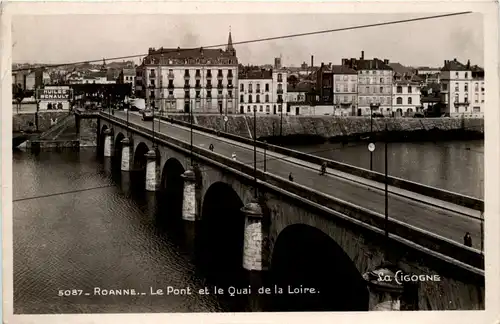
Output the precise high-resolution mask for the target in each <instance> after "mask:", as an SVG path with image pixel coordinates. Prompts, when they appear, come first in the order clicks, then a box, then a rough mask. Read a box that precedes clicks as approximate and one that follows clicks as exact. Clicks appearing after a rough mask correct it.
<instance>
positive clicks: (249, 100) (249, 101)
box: [248, 95, 253, 103]
mask: <svg viewBox="0 0 500 324" xmlns="http://www.w3.org/2000/svg"><path fill="white" fill-rule="evenodd" d="M252 102H253V98H252V95H248V103H252Z"/></svg>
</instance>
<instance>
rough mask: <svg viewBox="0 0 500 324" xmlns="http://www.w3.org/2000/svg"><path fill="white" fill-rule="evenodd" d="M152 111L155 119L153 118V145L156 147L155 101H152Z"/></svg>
mask: <svg viewBox="0 0 500 324" xmlns="http://www.w3.org/2000/svg"><path fill="white" fill-rule="evenodd" d="M151 112H152V113H153V119H152V120H151V123H152V124H153V147H156V142H155V107H154V101H151Z"/></svg>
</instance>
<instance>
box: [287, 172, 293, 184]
mask: <svg viewBox="0 0 500 324" xmlns="http://www.w3.org/2000/svg"><path fill="white" fill-rule="evenodd" d="M288 180H290V181H292V182H293V175H292V173H291V172H290V174H289V175H288Z"/></svg>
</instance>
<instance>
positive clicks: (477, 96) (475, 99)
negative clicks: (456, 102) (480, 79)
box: [474, 93, 479, 103]
mask: <svg viewBox="0 0 500 324" xmlns="http://www.w3.org/2000/svg"><path fill="white" fill-rule="evenodd" d="M474 102H475V103H478V102H479V94H478V93H476V94H475V95H474Z"/></svg>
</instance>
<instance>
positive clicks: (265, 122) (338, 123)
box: [167, 114, 484, 139]
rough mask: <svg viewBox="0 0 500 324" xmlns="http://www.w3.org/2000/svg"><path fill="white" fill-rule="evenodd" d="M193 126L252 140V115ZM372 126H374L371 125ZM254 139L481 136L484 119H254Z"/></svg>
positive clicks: (202, 118)
mask: <svg viewBox="0 0 500 324" xmlns="http://www.w3.org/2000/svg"><path fill="white" fill-rule="evenodd" d="M167 117H170V118H173V119H176V120H180V121H184V122H189V121H190V119H189V118H190V116H189V115H188V114H169V115H168V116H167ZM193 123H194V124H195V125H199V126H202V127H207V128H212V129H215V130H219V131H222V132H227V133H231V134H234V135H239V136H243V137H247V138H252V137H253V126H254V121H253V116H250V115H248V116H247V115H228V116H227V122H224V116H222V115H198V114H193ZM372 123H373V124H372ZM255 124H256V136H257V138H272V137H279V136H280V135H281V136H286V137H288V136H292V137H293V136H309V137H318V138H323V139H335V138H338V139H341V138H348V137H358V136H363V135H367V134H370V133H371V128H372V130H373V132H375V133H382V132H384V131H385V127H386V126H385V125H386V124H387V130H388V131H389V132H390V133H392V134H394V133H405V137H406V136H408V133H413V132H415V133H419V134H422V133H435V132H439V133H446V132H452V133H453V132H455V133H456V132H461V133H465V134H467V133H468V134H472V133H473V134H475V136H476V137H477V136H479V137H480V136H484V119H479V118H474V119H472V118H467V119H465V118H464V119H461V118H373V120H370V118H369V117H331V116H285V115H284V116H283V117H281V116H279V115H277V116H274V115H273V116H271V115H266V116H257V118H256V123H255ZM452 137H453V135H452Z"/></svg>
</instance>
